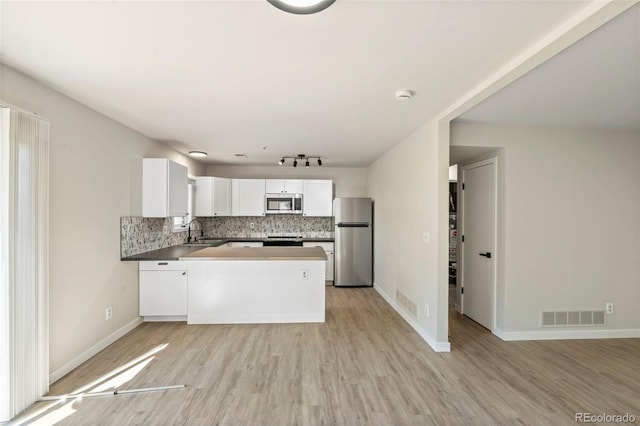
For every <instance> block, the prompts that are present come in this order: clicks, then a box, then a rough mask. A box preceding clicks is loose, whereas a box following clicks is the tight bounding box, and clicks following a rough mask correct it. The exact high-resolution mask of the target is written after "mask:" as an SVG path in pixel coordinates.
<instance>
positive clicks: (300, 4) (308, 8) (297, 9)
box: [267, 0, 336, 15]
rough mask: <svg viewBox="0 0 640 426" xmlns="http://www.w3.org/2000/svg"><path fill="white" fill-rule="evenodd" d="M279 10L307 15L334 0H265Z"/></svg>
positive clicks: (329, 4) (327, 5)
mask: <svg viewBox="0 0 640 426" xmlns="http://www.w3.org/2000/svg"><path fill="white" fill-rule="evenodd" d="M267 1H268V2H269V3H271V4H272V5H274V6H275V7H277V8H278V9H280V10H284V11H285V12H289V13H295V14H296V15H308V14H311V13H317V12H321V11H323V10H325V9H326V8H328V7H329V6H331V5H332V4H333V3H334V2H335V1H336V0H267Z"/></svg>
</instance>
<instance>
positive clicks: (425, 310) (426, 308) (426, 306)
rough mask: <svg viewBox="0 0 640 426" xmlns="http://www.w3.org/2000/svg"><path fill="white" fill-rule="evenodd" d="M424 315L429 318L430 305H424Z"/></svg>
mask: <svg viewBox="0 0 640 426" xmlns="http://www.w3.org/2000/svg"><path fill="white" fill-rule="evenodd" d="M424 314H425V315H426V316H427V318H428V317H429V305H427V304H425V305H424Z"/></svg>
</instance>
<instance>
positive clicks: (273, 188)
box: [265, 179, 284, 194]
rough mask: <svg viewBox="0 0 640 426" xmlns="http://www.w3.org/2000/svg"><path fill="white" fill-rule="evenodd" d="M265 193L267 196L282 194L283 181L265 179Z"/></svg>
mask: <svg viewBox="0 0 640 426" xmlns="http://www.w3.org/2000/svg"><path fill="white" fill-rule="evenodd" d="M265 191H266V193H267V194H280V193H281V192H284V179H266V180H265Z"/></svg>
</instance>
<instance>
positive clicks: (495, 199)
mask: <svg viewBox="0 0 640 426" xmlns="http://www.w3.org/2000/svg"><path fill="white" fill-rule="evenodd" d="M490 164H492V165H493V195H494V197H493V203H494V205H493V250H494V252H493V253H494V256H493V258H494V262H493V285H492V291H493V294H492V297H491V303H492V305H493V306H492V307H491V314H492V315H491V316H492V319H491V333H493V334H496V318H497V306H498V300H497V295H498V258H499V256H498V157H495V156H494V157H490V158H487V159H485V160H480V161H476V162H474V163H471V164H466V165H464V166H460V171H461V175H462V179H460V180H459V181H458V184H459V185H460V186H461V187H460V188H458V212H459V213H460V216H459V218H458V222H459V224H460V233H459V235H460V237H459V238H460V249H459V251H458V265H459V266H460V268H459V270H458V274H459V279H458V282H457V285H456V296H457V297H458V300H459V304H458V305H459V307H460V313H461V314H463V315H464V294H463V293H462V290H461V289H462V288H464V277H465V264H464V242H463V241H462V238H463V236H464V233H465V230H464V227H465V226H464V224H465V217H466V211H465V203H464V190H463V189H462V185H464V181H465V175H466V172H467V170H472V169H477V168H478V167H482V166H487V165H490Z"/></svg>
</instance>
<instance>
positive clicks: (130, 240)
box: [120, 217, 187, 257]
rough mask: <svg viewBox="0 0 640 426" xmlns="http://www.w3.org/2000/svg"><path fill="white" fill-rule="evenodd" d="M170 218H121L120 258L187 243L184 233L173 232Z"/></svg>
mask: <svg viewBox="0 0 640 426" xmlns="http://www.w3.org/2000/svg"><path fill="white" fill-rule="evenodd" d="M171 228H172V220H171V219H170V218H166V219H165V218H150V217H121V218H120V257H127V256H133V255H134V254H138V253H144V252H145V251H151V250H157V249H161V248H165V247H171V246H175V245H178V244H184V243H186V242H187V233H186V232H173V231H172V229H171Z"/></svg>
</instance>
